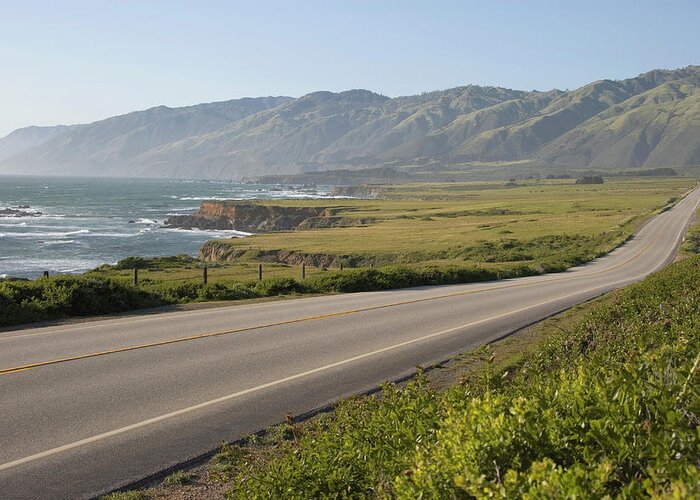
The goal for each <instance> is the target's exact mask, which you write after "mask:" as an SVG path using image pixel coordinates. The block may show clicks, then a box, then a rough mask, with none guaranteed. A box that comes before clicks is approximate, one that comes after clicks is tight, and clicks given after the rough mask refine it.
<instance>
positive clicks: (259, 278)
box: [258, 264, 262, 281]
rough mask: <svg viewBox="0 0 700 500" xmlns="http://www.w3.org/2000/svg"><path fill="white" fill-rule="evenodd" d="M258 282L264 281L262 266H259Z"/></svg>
mask: <svg viewBox="0 0 700 500" xmlns="http://www.w3.org/2000/svg"><path fill="white" fill-rule="evenodd" d="M258 281H262V264H258Z"/></svg>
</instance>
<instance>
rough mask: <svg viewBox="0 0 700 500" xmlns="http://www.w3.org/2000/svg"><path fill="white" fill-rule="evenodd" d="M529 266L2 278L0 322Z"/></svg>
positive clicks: (395, 283)
mask: <svg viewBox="0 0 700 500" xmlns="http://www.w3.org/2000/svg"><path fill="white" fill-rule="evenodd" d="M538 272H539V271H538V270H537V269H535V268H531V267H528V266H516V267H511V268H508V269H502V270H490V269H480V268H468V267H438V266H426V267H421V268H408V267H403V266H387V267H383V268H377V269H373V268H363V269H348V270H345V271H342V272H326V273H323V274H317V275H315V276H312V277H310V278H307V279H305V280H301V279H294V278H288V277H275V278H267V279H263V280H261V281H247V282H238V281H225V280H222V281H217V282H215V283H208V284H206V285H204V284H203V283H202V282H201V281H193V280H184V281H146V280H144V281H143V282H141V283H139V284H138V285H133V284H131V283H129V282H126V281H124V280H123V279H118V278H114V277H107V276H102V275H99V274H93V273H88V274H85V275H80V276H55V277H51V278H42V279H38V280H34V281H6V282H0V326H4V325H16V324H21V323H29V322H33V321H42V320H51V319H60V318H69V317H75V316H94V315H98V314H109V313H117V312H124V311H131V310H135V309H142V308H148V307H158V306H165V305H172V304H184V303H189V302H210V301H220V300H243V299H256V298H262V297H271V296H276V295H289V294H304V293H341V292H364V291H372V290H389V289H395V288H405V287H410V286H420V285H444V284H454V283H469V282H475V281H487V280H494V279H503V278H514V277H520V276H528V275H533V274H537V273H538Z"/></svg>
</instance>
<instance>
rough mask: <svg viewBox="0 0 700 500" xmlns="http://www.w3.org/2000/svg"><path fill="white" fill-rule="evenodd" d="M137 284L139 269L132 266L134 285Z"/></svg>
mask: <svg viewBox="0 0 700 500" xmlns="http://www.w3.org/2000/svg"><path fill="white" fill-rule="evenodd" d="M138 284H139V270H138V268H136V267H135V268H134V285H138Z"/></svg>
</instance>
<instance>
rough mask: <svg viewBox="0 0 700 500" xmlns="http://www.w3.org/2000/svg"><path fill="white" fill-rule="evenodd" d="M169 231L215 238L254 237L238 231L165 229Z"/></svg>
mask: <svg viewBox="0 0 700 500" xmlns="http://www.w3.org/2000/svg"><path fill="white" fill-rule="evenodd" d="M165 229H166V230H168V231H179V232H183V233H187V234H205V235H207V236H208V237H213V238H231V237H233V238H245V237H246V236H252V235H253V233H246V232H245V231H236V230H235V229H228V230H225V231H219V230H216V229H182V228H179V227H178V228H169V227H166V228H165Z"/></svg>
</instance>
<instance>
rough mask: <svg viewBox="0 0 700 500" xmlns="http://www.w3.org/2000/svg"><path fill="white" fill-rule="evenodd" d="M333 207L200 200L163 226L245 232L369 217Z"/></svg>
mask: <svg viewBox="0 0 700 500" xmlns="http://www.w3.org/2000/svg"><path fill="white" fill-rule="evenodd" d="M338 212H339V210H338V209H337V208H325V207H285V206H279V205H263V204H258V203H247V202H238V201H204V202H202V204H201V206H200V207H199V210H197V211H196V212H195V213H193V214H192V215H175V216H171V217H170V218H168V219H167V220H166V221H165V226H166V227H169V228H177V229H205V230H219V231H226V230H235V231H243V232H247V233H266V232H272V231H295V230H308V229H320V228H330V227H351V226H363V225H367V224H371V223H372V222H374V220H373V219H367V218H365V219H360V218H352V217H345V216H343V215H339V214H338Z"/></svg>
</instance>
